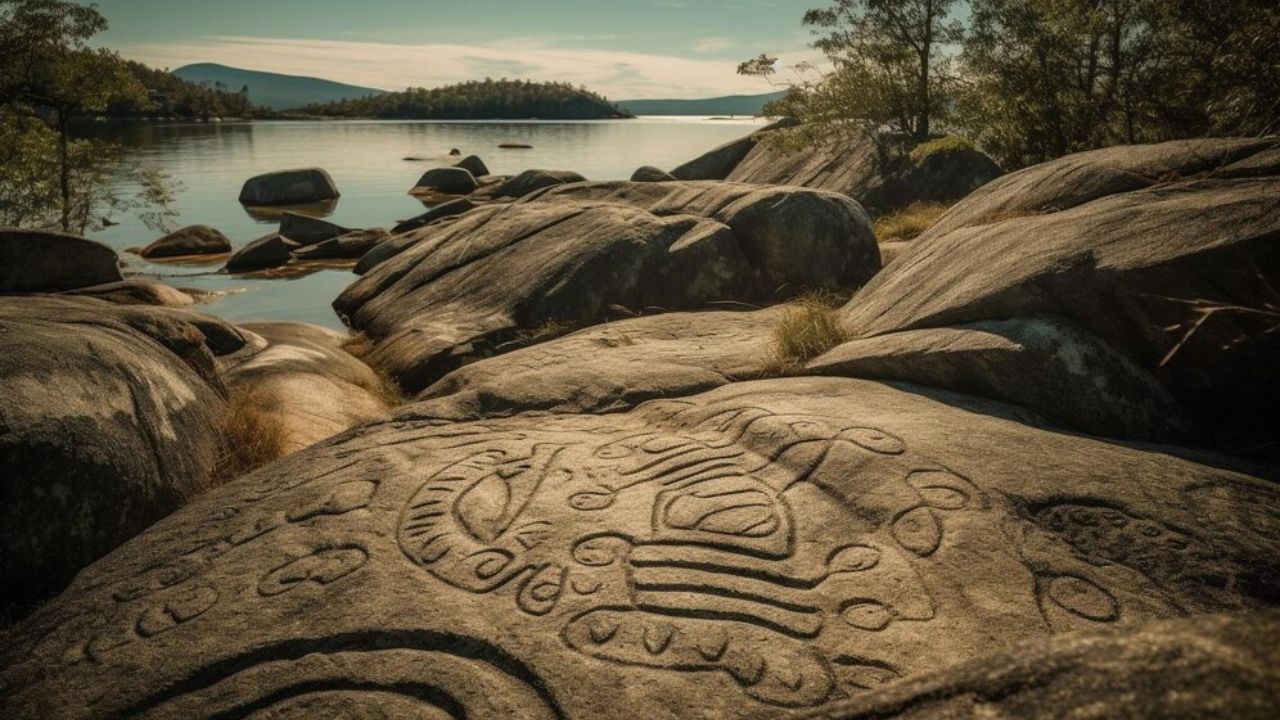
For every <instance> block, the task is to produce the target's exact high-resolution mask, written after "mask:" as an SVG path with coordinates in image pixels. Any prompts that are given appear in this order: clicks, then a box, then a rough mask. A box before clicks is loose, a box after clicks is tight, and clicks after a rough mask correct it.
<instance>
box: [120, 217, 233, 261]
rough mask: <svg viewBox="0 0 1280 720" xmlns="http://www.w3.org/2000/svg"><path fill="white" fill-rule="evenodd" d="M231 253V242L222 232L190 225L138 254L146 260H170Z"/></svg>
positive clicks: (204, 226)
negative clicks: (187, 256) (190, 256)
mask: <svg viewBox="0 0 1280 720" xmlns="http://www.w3.org/2000/svg"><path fill="white" fill-rule="evenodd" d="M229 252H231V241H230V240H228V239H227V236H226V235H223V234H222V231H220V230H218V229H217V228H213V227H209V226H208V225H188V226H187V227H184V228H180V229H178V230H174V231H173V232H171V233H169V234H168V235H165V236H164V237H162V238H160V239H158V240H156V241H155V242H153V243H151V244H150V245H148V246H146V247H145V248H143V249H142V251H141V252H140V253H138V254H139V255H141V256H142V257H144V258H169V257H181V256H183V255H221V254H222V253H229Z"/></svg>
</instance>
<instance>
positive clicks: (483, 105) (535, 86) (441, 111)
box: [302, 78, 631, 120]
mask: <svg viewBox="0 0 1280 720" xmlns="http://www.w3.org/2000/svg"><path fill="white" fill-rule="evenodd" d="M302 112H305V113H312V114H316V115H330V116H339V117H375V118H388V119H390V118H403V119H413V120H492V119H507V120H520V119H527V118H553V119H559V120H592V119H604V118H618V117H630V116H631V115H630V113H628V112H627V111H625V110H622V109H621V108H619V107H617V106H616V105H614V104H613V103H611V102H609V101H608V100H607V99H605V98H604V97H603V96H601V95H597V94H595V93H593V92H590V91H589V90H587V89H586V88H582V87H577V88H575V87H574V86H572V85H570V84H569V83H559V82H556V83H551V82H533V81H530V80H507V79H502V80H493V79H490V78H486V79H484V80H482V81H472V82H464V83H459V84H457V85H448V86H445V87H439V88H434V89H430V90H428V89H426V88H409V89H408V90H405V91H403V92H395V93H386V94H384V95H373V96H370V97H364V98H355V99H350V100H339V101H336V102H332V103H326V104H323V105H312V106H309V107H306V108H303V110H302Z"/></svg>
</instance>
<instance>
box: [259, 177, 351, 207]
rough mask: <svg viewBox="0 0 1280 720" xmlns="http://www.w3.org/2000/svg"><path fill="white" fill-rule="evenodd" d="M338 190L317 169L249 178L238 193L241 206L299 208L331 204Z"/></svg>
mask: <svg viewBox="0 0 1280 720" xmlns="http://www.w3.org/2000/svg"><path fill="white" fill-rule="evenodd" d="M338 196H339V193H338V186H337V185H335V184H334V183H333V178H331V177H329V173H327V172H325V171H324V170H321V169H320V168H305V169H301V170H281V171H279V172H272V173H266V174H265V175H258V176H256V177H251V178H249V179H248V180H246V181H245V183H244V187H242V188H241V189H240V203H241V204H242V205H299V204H302V203H311V202H318V201H320V200H332V199H334V198H336V197H338Z"/></svg>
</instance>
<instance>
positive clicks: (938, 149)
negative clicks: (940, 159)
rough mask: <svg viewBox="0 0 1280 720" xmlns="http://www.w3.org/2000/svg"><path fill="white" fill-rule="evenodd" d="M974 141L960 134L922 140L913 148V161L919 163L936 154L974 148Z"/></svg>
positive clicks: (911, 156)
mask: <svg viewBox="0 0 1280 720" xmlns="http://www.w3.org/2000/svg"><path fill="white" fill-rule="evenodd" d="M973 149H974V147H973V143H972V142H971V141H970V140H968V139H967V138H963V137H960V136H959V135H944V136H943V137H940V138H937V139H935V140H929V141H927V142H922V143H920V144H919V145H917V146H915V148H914V149H912V150H911V155H910V158H911V162H913V163H915V164H916V165H919V164H920V163H922V162H924V161H925V160H926V159H927V158H930V157H933V156H934V155H947V154H950V153H954V152H960V151H962V150H973Z"/></svg>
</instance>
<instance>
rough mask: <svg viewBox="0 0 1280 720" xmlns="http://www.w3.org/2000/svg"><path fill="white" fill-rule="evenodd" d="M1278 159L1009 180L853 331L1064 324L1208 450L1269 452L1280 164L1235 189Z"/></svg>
mask: <svg viewBox="0 0 1280 720" xmlns="http://www.w3.org/2000/svg"><path fill="white" fill-rule="evenodd" d="M1278 147H1280V140H1274V139H1272V140H1251V141H1238V140H1198V141H1186V142H1179V143H1166V144H1161V145H1151V146H1133V147H1118V148H1111V149H1108V150H1102V151H1097V152H1096V153H1083V154H1081V155H1071V156H1067V157H1064V158H1060V159H1058V160H1054V161H1051V162H1048V163H1045V164H1043V165H1037V166H1034V167H1030V168H1027V169H1025V170H1021V171H1019V172H1017V173H1013V174H1011V175H1009V176H1008V177H1006V178H1002V179H1001V180H1000V181H998V182H996V183H992V185H990V186H988V187H985V188H983V189H982V190H979V191H978V192H976V193H974V194H973V195H971V196H970V197H969V198H967V199H965V200H964V201H962V202H960V203H959V204H957V205H956V206H955V207H953V208H952V209H951V210H950V211H949V212H948V213H947V214H946V215H944V216H943V217H942V218H941V219H940V220H939V221H938V223H937V224H936V225H935V226H934V227H933V228H932V229H930V230H929V231H927V232H926V233H924V234H923V235H922V236H921V237H919V238H917V239H915V240H914V241H912V243H911V246H910V248H909V249H908V250H907V251H906V253H905V254H903V255H902V256H900V257H899V258H898V259H897V260H896V261H894V263H893V264H892V265H891V266H890V267H889V268H887V269H886V271H885V272H883V273H881V274H879V275H877V276H876V277H875V278H874V279H873V280H872V281H871V282H870V283H868V284H867V286H866V287H864V288H863V289H862V290H861V291H859V292H858V294H857V295H855V296H854V297H853V299H852V300H851V301H850V302H849V304H848V305H847V306H846V307H845V309H844V311H843V313H844V317H845V321H846V325H847V326H848V329H849V330H850V331H851V332H852V333H853V334H854V335H855V336H857V337H872V336H880V335H886V334H888V333H892V332H898V331H904V330H918V329H924V328H938V327H946V326H955V325H961V324H965V323H972V322H981V321H988V320H1004V319H1009V318H1029V317H1038V316H1056V317H1059V318H1064V319H1066V320H1068V321H1070V322H1071V323H1073V324H1074V325H1076V326H1078V327H1080V328H1082V329H1084V330H1085V331H1087V332H1088V333H1090V334H1091V335H1093V336H1094V337H1096V338H1098V339H1100V341H1102V342H1105V343H1106V344H1108V345H1110V346H1111V348H1113V349H1114V350H1115V351H1116V352H1118V353H1119V354H1121V355H1124V356H1125V357H1127V358H1129V360H1131V361H1132V363H1133V364H1134V365H1135V366H1136V367H1138V368H1141V369H1143V371H1145V372H1148V373H1151V374H1152V375H1153V376H1154V377H1155V378H1156V379H1157V380H1159V381H1160V383H1161V384H1162V385H1164V386H1165V387H1166V388H1167V389H1168V391H1169V394H1170V395H1171V396H1172V397H1173V398H1174V399H1175V400H1176V401H1177V402H1179V403H1180V404H1182V405H1183V406H1185V407H1186V408H1187V409H1188V410H1189V411H1191V414H1192V416H1193V419H1194V420H1196V421H1197V422H1198V424H1199V425H1200V429H1199V430H1200V431H1199V439H1200V440H1203V441H1210V442H1224V443H1228V444H1230V445H1233V446H1236V447H1246V446H1251V445H1259V444H1264V445H1265V444H1267V443H1273V442H1274V441H1275V440H1277V439H1280V416H1278V415H1277V412H1276V409H1277V408H1280V373H1277V372H1276V358H1278V357H1280V332H1276V331H1275V330H1276V328H1277V327H1280V311H1277V307H1280V295H1277V285H1276V283H1275V280H1274V279H1275V278H1277V277H1280V244H1277V243H1276V242H1275V238H1276V236H1277V234H1278V233H1280V203H1277V202H1276V198H1277V197H1280V165H1278V166H1276V167H1274V168H1272V169H1271V170H1268V169H1267V167H1268V166H1267V165H1266V163H1256V164H1254V165H1251V166H1250V167H1251V169H1250V172H1249V175H1251V176H1249V177H1243V178H1240V177H1236V175H1237V174H1238V170H1237V168H1238V167H1239V166H1240V164H1242V163H1246V164H1247V163H1249V162H1250V161H1251V160H1252V159H1253V158H1254V156H1257V155H1261V154H1265V153H1266V152H1267V151H1268V149H1271V150H1274V149H1275V148H1278ZM1267 172H1273V173H1274V174H1270V175H1267V174H1265V173H1267ZM1185 176H1192V177H1191V178H1190V179H1180V178H1183V177H1185ZM1049 208H1064V209H1061V210H1056V211H1054V210H1050V209H1049ZM909 367H910V366H909V365H904V369H905V368H909ZM899 377H900V379H911V380H916V378H903V377H901V376H899ZM920 380H921V381H925V380H924V378H920ZM1089 431H1091V432H1094V433H1099V434H1100V433H1101V432H1103V429H1102V428H1100V427H1099V428H1089ZM1214 433H1220V436H1215V435H1214Z"/></svg>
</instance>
